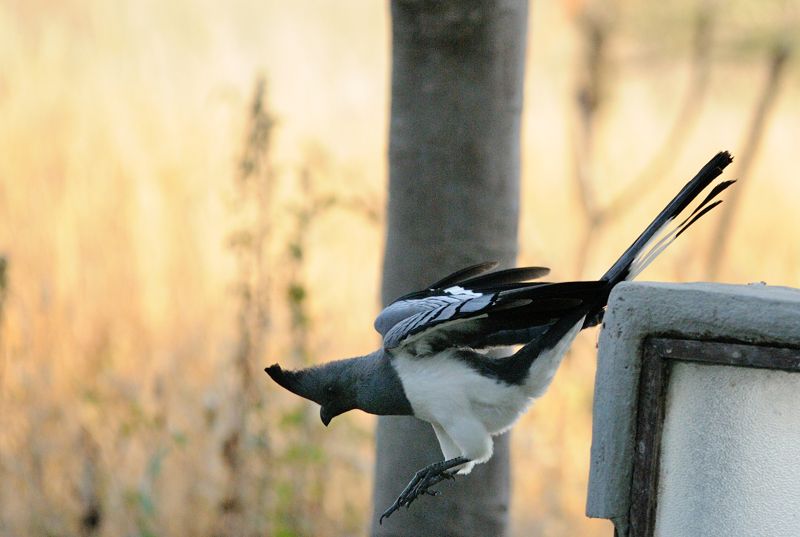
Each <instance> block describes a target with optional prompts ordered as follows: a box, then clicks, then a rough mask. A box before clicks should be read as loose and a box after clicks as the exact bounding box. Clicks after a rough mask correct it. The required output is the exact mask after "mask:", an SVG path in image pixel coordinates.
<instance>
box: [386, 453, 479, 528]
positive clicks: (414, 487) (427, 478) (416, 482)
mask: <svg viewBox="0 0 800 537" xmlns="http://www.w3.org/2000/svg"><path fill="white" fill-rule="evenodd" d="M467 462H469V459H467V458H466V457H456V458H454V459H448V460H446V461H440V462H435V463H433V464H429V465H428V466H426V467H425V468H423V469H422V470H420V471H418V472H417V473H416V474H414V477H413V478H412V479H411V481H410V482H409V483H408V485H406V488H405V489H403V492H401V493H400V496H398V497H397V499H396V500H395V501H394V503H393V504H392V505H391V506H389V508H388V509H387V510H386V511H384V512H383V514H382V515H381V518H380V520H379V521H378V523H379V524H382V523H383V519H384V518H388V517H389V516H390V515H391V514H392V513H394V512H395V511H397V510H398V509H400V507H402V506H406V507H408V506H409V505H411V502H413V501H414V500H416V499H417V498H418V497H420V496H422V495H423V494H428V495H430V496H436V495H437V494H439V492H438V491H435V490H430V487H432V486H433V485H435V484H437V483H440V482H442V481H444V480H445V479H453V474H452V473H451V472H450V471H449V470H450V469H452V468H455V467H456V466H460V465H462V464H464V463H467Z"/></svg>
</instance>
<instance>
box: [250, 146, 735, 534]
mask: <svg viewBox="0 0 800 537" xmlns="http://www.w3.org/2000/svg"><path fill="white" fill-rule="evenodd" d="M731 161H732V158H731V156H730V154H729V153H727V152H720V153H718V154H717V155H716V156H714V158H712V159H711V160H710V161H709V162H708V164H706V165H705V166H704V167H703V169H702V170H700V172H699V173H698V174H697V175H696V176H695V177H694V178H693V179H692V180H691V181H689V183H687V184H686V186H684V187H683V189H682V190H681V191H680V192H679V193H678V195H677V196H675V198H674V199H673V200H672V201H671V202H669V203H668V204H667V206H666V207H665V208H664V210H663V211H661V212H660V213H659V214H658V216H656V218H655V219H654V220H653V222H652V223H651V224H650V225H649V226H647V228H646V229H645V230H644V232H642V234H641V235H640V236H639V238H637V239H636V240H635V241H634V242H633V244H632V245H631V246H630V247H629V248H628V249H627V250H625V252H624V253H623V254H622V256H620V258H619V259H618V260H617V261H616V262H615V263H614V264H613V265H612V266H611V268H610V269H608V271H607V272H606V273H605V274H604V275H603V277H602V278H600V279H599V280H597V281H575V282H562V283H550V282H539V281H531V280H535V279H537V278H540V277H542V276H544V275H546V274H547V273H548V272H549V270H548V269H546V268H543V267H524V268H512V269H508V270H499V271H494V272H492V271H491V270H492V269H493V268H494V267H495V265H496V264H495V263H482V264H479V265H474V266H471V267H467V268H464V269H462V270H459V271H458V272H455V273H453V274H451V275H450V276H447V277H446V278H444V279H442V280H439V281H437V282H436V283H433V284H431V285H430V286H429V287H428V288H427V289H423V290H421V291H417V292H415V293H411V294H408V295H405V296H402V297H400V298H398V299H397V300H395V301H394V302H392V303H391V304H390V305H389V306H387V307H386V308H385V309H384V310H383V311H382V312H381V313H380V315H378V318H377V319H376V320H375V329H376V330H377V331H378V332H379V333H380V335H381V336H382V337H383V344H382V346H381V348H380V349H378V350H377V351H375V352H373V353H371V354H368V355H366V356H361V357H357V358H350V359H347V360H339V361H335V362H330V363H327V364H324V365H319V366H315V367H310V368H307V369H300V370H295V371H288V370H284V369H282V368H281V367H280V366H279V365H277V364H275V365H272V366H270V367H268V368H266V372H267V373H268V374H269V376H270V377H272V379H273V380H275V382H277V383H278V384H280V385H281V386H283V387H284V388H286V389H287V390H290V391H292V392H294V393H296V394H297V395H300V396H302V397H305V398H306V399H310V400H311V401H314V402H315V403H318V404H319V405H320V418H321V419H322V423H324V424H325V425H326V426H327V425H328V424H329V423H330V421H331V420H332V419H333V418H334V417H335V416H338V415H339V414H342V413H343V412H347V411H349V410H354V409H359V410H362V411H364V412H369V413H371V414H377V415H410V416H416V417H417V418H419V419H422V420H425V421H427V422H429V423H430V424H431V425H432V426H433V430H434V432H435V433H436V438H437V439H438V440H439V444H440V446H441V448H442V454H443V455H444V460H443V461H441V462H436V463H434V464H431V465H429V466H427V467H425V468H423V469H421V470H420V471H419V472H417V473H416V474H415V475H414V477H413V479H412V480H411V482H410V483H409V484H408V486H407V487H406V488H405V490H403V492H402V493H401V494H400V496H399V497H398V498H397V500H396V501H395V502H394V503H393V504H392V505H391V506H390V507H389V508H388V509H387V510H386V511H385V512H384V513H383V515H382V516H381V521H383V518H384V517H388V516H389V515H391V514H392V513H393V512H394V511H396V510H397V509H398V508H399V507H401V506H404V505H405V506H408V505H410V504H411V502H413V501H414V500H415V499H416V498H418V497H419V496H420V495H423V494H436V492H435V491H433V490H431V488H430V487H431V486H433V485H435V484H436V483H439V482H440V481H442V480H443V479H449V478H452V477H453V476H454V474H455V473H458V474H468V473H469V472H470V471H471V470H472V467H473V466H474V465H476V464H480V463H483V462H486V461H487V460H489V458H491V456H492V436H493V435H497V434H500V433H502V432H504V431H506V430H508V429H509V428H510V427H511V426H512V425H513V424H514V423H515V422H516V421H517V419H518V418H519V417H520V416H521V415H522V413H523V412H525V410H526V409H527V408H528V407H529V406H530V404H531V402H532V401H533V400H534V399H536V398H538V397H540V396H541V395H542V394H543V393H544V391H545V390H546V389H547V387H548V386H549V385H550V381H551V380H552V379H553V375H554V374H555V372H556V369H557V368H558V366H559V364H560V363H561V360H562V357H563V356H564V354H565V352H566V350H567V349H568V348H569V346H570V345H571V343H572V341H573V340H574V339H575V336H576V335H577V333H578V332H579V331H580V330H581V329H582V328H586V327H589V326H594V325H596V324H598V323H599V322H600V321H601V320H602V316H603V312H604V310H605V307H606V303H607V301H608V296H609V293H610V292H611V290H612V289H613V288H614V286H615V285H617V284H618V283H620V282H622V281H625V280H630V279H632V278H634V277H635V276H636V275H637V274H639V273H640V272H641V271H642V270H644V269H645V268H646V267H647V266H648V265H649V264H650V263H651V262H652V261H653V260H654V259H655V258H656V257H657V256H658V255H659V254H660V253H661V252H662V251H663V250H664V249H665V248H667V247H668V246H669V245H670V244H671V243H672V242H673V241H674V240H675V239H676V238H678V237H679V236H680V235H681V234H682V233H683V232H684V231H686V230H687V229H688V228H689V227H690V226H691V225H692V224H694V223H695V222H696V221H697V220H698V219H700V218H701V217H702V216H703V215H705V214H707V213H708V212H709V211H711V210H712V209H713V208H714V207H716V206H717V205H719V204H720V203H721V200H717V199H716V198H717V197H718V196H719V194H720V193H721V192H722V191H723V190H725V189H726V188H727V187H729V186H730V185H731V184H732V183H733V181H721V182H718V183H717V184H716V186H715V187H714V188H713V189H712V190H711V191H710V192H709V194H708V195H707V196H706V197H705V199H703V201H702V202H701V203H699V204H698V205H697V207H696V208H695V209H694V210H693V211H692V212H691V213H689V215H688V216H687V217H686V218H685V219H683V220H682V221H678V222H675V221H676V219H677V217H678V216H679V215H680V214H681V213H683V212H684V211H685V210H687V208H688V206H689V205H690V204H691V203H692V201H693V200H694V199H695V198H696V197H698V196H699V195H700V194H701V192H703V191H704V190H705V189H706V188H707V187H708V186H710V185H711V183H712V182H714V180H715V179H716V178H717V177H719V176H720V174H721V173H722V171H723V169H724V168H725V167H726V166H727V165H728V164H730V162H731ZM408 254H409V255H413V252H409V253H408ZM509 345H522V347H521V348H520V349H519V350H518V351H516V352H515V353H513V354H512V355H510V356H507V357H504V358H495V357H492V356H489V355H488V354H487V353H486V351H487V350H488V349H490V348H492V347H499V346H509Z"/></svg>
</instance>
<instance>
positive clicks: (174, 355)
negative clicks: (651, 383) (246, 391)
mask: <svg viewBox="0 0 800 537" xmlns="http://www.w3.org/2000/svg"><path fill="white" fill-rule="evenodd" d="M577 5H578V4H576V3H564V6H573V7H574V6H577ZM687 5H688V4H687ZM755 5H756V4H755V3H753V4H752V6H755ZM564 6H562V5H559V4H555V3H537V4H535V6H534V9H533V13H532V18H531V25H532V26H531V45H530V49H529V75H528V89H527V96H526V97H527V99H526V109H525V118H524V125H525V133H524V140H523V144H524V146H523V147H524V177H523V190H524V199H523V212H524V217H523V220H522V223H521V225H522V244H521V255H520V261H521V262H522V263H535V264H549V265H551V266H553V267H556V270H555V274H554V276H555V277H557V278H572V277H577V276H580V275H579V274H576V273H575V271H574V270H573V267H575V259H576V253H575V251H574V249H575V247H576V245H577V244H578V241H577V239H576V237H577V233H578V231H579V230H580V229H581V226H582V225H583V220H582V216H581V214H580V211H579V206H578V204H577V203H576V192H575V190H574V188H573V186H572V184H571V183H567V182H566V181H568V178H569V177H570V174H571V170H570V151H571V150H570V146H569V143H570V136H571V134H570V117H571V116H570V113H571V112H570V110H571V107H572V106H573V93H572V88H573V80H574V72H575V66H576V59H575V58H576V55H577V54H578V43H579V39H578V36H577V34H576V33H577V26H576V24H575V22H574V18H573V13H572V12H571V11H570V9H571V8H569V7H566V8H565V7H564ZM736 6H738V7H736V8H735V9H734V8H728V9H727V12H726V13H724V14H720V16H721V17H727V18H725V19H723V20H721V21H719V25H720V27H721V28H723V29H724V31H721V32H720V36H721V37H720V41H721V43H720V44H719V45H718V46H719V48H718V49H716V51H715V53H714V54H713V55H712V62H713V63H712V65H713V67H712V74H711V80H710V87H709V92H708V97H707V102H706V104H705V106H704V108H703V112H702V115H701V117H700V118H699V120H698V123H697V126H696V128H695V130H694V131H693V133H692V134H691V139H690V140H689V141H687V143H686V148H685V150H684V151H683V152H682V154H681V155H679V156H678V157H677V160H676V162H675V163H674V166H673V170H674V171H673V173H672V174H670V176H669V177H668V178H666V179H665V180H664V181H662V182H661V183H660V184H658V185H656V186H654V190H655V192H653V193H652V194H649V195H648V199H646V200H643V201H642V203H641V204H640V205H638V206H637V207H635V208H634V209H632V210H631V211H630V212H629V214H626V215H625V216H624V218H622V219H620V220H619V221H617V222H615V223H614V225H612V226H609V227H608V229H606V230H604V233H603V234H602V236H599V237H597V241H598V242H597V246H596V247H595V248H594V249H593V253H592V255H591V256H590V258H589V259H587V262H586V274H587V275H594V274H599V273H601V272H602V271H603V269H604V268H605V265H606V264H607V263H608V262H609V261H611V258H612V257H613V256H614V255H615V254H616V252H617V251H619V250H620V249H621V248H622V247H623V246H624V245H626V244H627V243H628V242H629V241H630V240H631V239H632V236H633V235H634V234H636V233H637V232H638V231H639V228H640V227H641V225H642V224H643V223H644V222H645V221H646V219H647V218H649V217H650V216H651V213H652V212H653V211H654V210H655V208H656V205H658V203H659V200H663V199H665V198H666V197H668V196H669V195H670V194H671V193H672V191H674V190H675V188H676V185H677V184H679V183H681V182H682V181H684V180H685V179H686V178H687V177H688V176H689V175H690V174H691V173H693V172H694V171H695V170H696V169H697V167H698V166H699V165H700V164H701V163H703V162H705V160H706V159H707V158H708V157H709V156H710V155H711V154H712V153H713V152H714V151H716V150H717V149H720V148H729V149H731V150H733V151H734V152H736V151H737V150H738V149H739V144H740V142H741V140H742V139H743V138H744V131H743V129H744V127H745V126H746V124H747V122H748V120H749V116H750V114H751V112H752V106H753V103H754V102H755V99H756V97H757V92H758V85H759V84H755V83H753V80H760V77H761V76H762V73H763V70H764V69H765V62H764V58H765V54H766V53H765V50H766V48H767V45H769V43H768V41H769V39H770V36H772V35H774V34H775V33H776V32H780V31H781V27H780V26H781V24H784V23H786V20H790V21H791V20H795V22H796V19H792V18H791V17H795V16H796V14H792V13H788V14H787V13H782V12H780V11H779V10H778V8H774V9H773V8H772V7H770V9H763V10H759V12H758V13H759V15H760V16H759V17H750V16H748V13H752V9H754V8H752V7H750V6H751V4H749V3H747V2H742V3H740V4H736ZM770 6H772V5H771V4H770ZM575 9H578V8H575ZM622 11H623V15H625V16H624V17H622V18H621V22H620V23H619V28H620V29H619V34H618V36H617V38H616V39H615V40H614V41H613V47H612V57H614V58H615V59H616V60H615V61H616V63H614V64H613V65H612V71H611V73H612V75H613V77H612V79H613V80H614V86H613V88H612V90H611V91H610V93H609V96H608V102H607V105H606V108H605V110H604V112H603V115H602V117H601V119H602V123H601V129H600V132H599V133H598V139H597V144H598V149H597V152H596V153H597V161H596V163H595V169H596V180H597V182H598V184H597V191H598V195H599V197H601V198H603V199H604V200H607V199H610V198H611V197H612V195H611V194H612V193H613V192H614V191H618V190H619V189H621V188H622V187H623V185H624V183H625V182H626V181H629V180H631V179H633V177H634V176H635V174H634V173H632V170H638V169H639V168H640V167H641V166H642V165H643V164H644V163H645V162H647V160H648V157H649V155H651V154H653V153H654V152H655V151H656V150H657V148H658V147H659V144H660V141H661V140H662V138H663V137H664V136H665V132H666V130H667V129H668V127H669V123H670V118H671V116H672V114H674V113H675V110H676V108H677V107H678V102H677V100H676V99H675V98H674V95H675V94H677V93H679V92H680V88H681V87H682V84H683V83H684V80H685V77H686V76H687V64H686V62H684V61H683V60H682V58H683V56H681V54H682V53H683V48H681V45H680V43H682V41H681V39H682V36H684V35H685V34H686V33H687V32H684V31H683V30H682V29H683V28H685V26H686V24H688V22H686V21H680V20H677V21H676V20H672V19H669V18H668V17H667V19H668V20H670V24H672V26H674V28H675V32H674V37H673V39H672V41H670V40H667V42H668V44H665V45H664V48H663V49H659V48H658V46H655V45H653V43H652V42H649V41H647V40H646V39H645V38H644V37H643V36H642V35H641V33H640V32H639V31H638V30H636V31H635V29H636V28H640V27H644V28H646V27H647V24H653V22H652V20H651V19H652V18H654V17H657V16H663V14H660V13H648V12H646V11H642V12H640V11H641V10H640V9H637V8H635V7H631V6H627V5H626V6H625V9H623V10H622ZM387 16H388V14H387V13H386V11H385V6H384V5H383V4H380V3H375V2H367V1H365V0H362V1H355V0H350V1H347V2H336V3H335V5H334V4H330V5H328V4H320V3H315V2H294V3H284V2H272V3H267V4H266V5H262V4H258V3H256V4H253V3H247V2H237V3H233V4H226V5H225V6H224V7H222V5H220V4H217V3H213V2H207V1H205V2H204V1H201V2H186V1H176V2H171V3H167V4H165V3H162V2H152V1H150V2H148V1H145V2H123V3H115V4H112V3H108V2H102V1H99V0H94V1H92V0H88V1H85V2H52V3H51V2H41V1H40V2H13V1H12V2H6V3H4V4H0V148H2V155H3V156H2V158H0V253H2V254H3V255H5V256H6V257H7V259H8V267H9V269H8V282H9V286H8V293H7V297H6V300H5V304H4V311H3V316H2V319H3V324H2V330H1V331H0V346H1V347H0V351H2V355H0V534H3V535H10V536H21V535H32V536H39V535H40V536H44V535H48V536H58V535H78V534H84V535H94V534H99V535H143V536H149V535H159V536H161V535H175V536H177V535H214V534H224V533H226V532H228V531H230V527H227V526H226V522H225V520H226V519H225V518H224V516H223V515H224V513H223V511H224V509H225V494H226V487H227V486H228V484H229V479H230V467H229V466H226V462H225V448H226V439H230V438H231V435H230V433H231V430H232V428H238V429H241V430H242V431H244V436H242V437H241V438H240V439H239V441H240V442H241V444H240V445H239V449H240V453H241V457H242V463H241V464H242V465H243V468H244V469H243V470H242V471H243V472H244V473H245V474H246V475H247V476H248V477H247V479H248V481H247V486H246V487H245V488H244V491H245V492H244V493H243V499H242V502H243V505H245V506H246V508H245V509H244V510H243V511H242V514H241V518H240V519H239V520H238V521H237V522H236V524H244V527H245V528H247V533H250V534H261V535H264V534H266V535H282V536H288V535H323V536H324V535H359V534H363V533H364V529H363V528H364V527H365V521H366V517H368V516H369V512H370V511H369V509H368V508H365V505H366V504H368V502H367V501H365V498H367V497H368V493H369V483H370V481H369V475H370V472H371V465H372V462H371V461H372V454H371V449H372V439H371V424H372V420H371V419H370V418H368V417H365V416H349V417H347V418H342V421H339V422H338V424H337V425H336V426H335V427H332V428H330V429H329V430H322V429H321V428H320V427H319V426H318V423H317V422H318V420H317V418H316V417H315V415H314V409H312V408H310V407H309V406H307V405H305V404H303V403H302V402H300V401H298V400H296V399H294V398H291V397H289V396H287V395H286V394H284V393H283V392H281V391H280V390H276V389H274V387H273V386H271V385H270V384H268V383H267V382H266V381H265V379H263V378H262V373H261V372H260V371H261V368H262V367H263V366H264V365H266V364H268V363H271V362H272V361H274V360H276V359H281V361H283V362H286V361H290V362H291V361H292V360H295V361H301V360H312V361H322V360H327V359H331V358H335V357H339V356H345V355H355V354H358V353H362V352H366V351H368V350H370V349H371V347H372V346H374V345H375V344H376V339H375V337H374V335H372V334H371V333H370V330H369V326H370V324H371V320H372V317H373V316H374V314H375V313H376V311H377V307H378V302H377V297H378V292H377V286H378V275H379V263H380V252H381V249H382V240H383V238H382V233H383V232H382V226H381V218H382V217H381V215H380V207H382V204H383V187H384V182H385V145H386V141H385V139H384V133H385V132H386V125H387V76H388V71H387V69H388V40H389V37H388V35H387V27H388V26H387V25H388V19H387ZM642 21H644V22H642ZM776 21H778V22H776ZM779 22H780V24H779ZM645 23H646V24H645ZM786 24H787V27H790V25H788V23H786ZM733 30H736V31H735V32H734V31H733ZM670 35H673V34H670ZM734 36H743V37H741V39H739V37H734ZM753 36H755V37H753ZM676 43H677V44H676ZM793 67H794V65H790V66H789V70H788V73H787V76H786V79H785V81H784V87H783V90H782V92H781V93H780V95H779V97H778V100H777V102H776V105H775V109H774V111H773V114H772V118H771V120H770V121H769V123H768V125H767V128H766V132H765V137H764V139H763V141H762V146H761V149H760V152H759V155H758V156H757V158H756V160H755V162H754V163H753V167H752V169H751V171H750V179H749V181H748V184H747V185H746V192H745V193H744V195H743V197H742V200H741V206H740V211H739V214H738V216H737V218H736V219H735V221H734V226H733V229H732V230H731V242H730V245H729V248H728V251H729V252H730V254H729V255H728V257H727V258H726V260H725V262H724V263H723V265H722V272H721V278H722V279H724V280H725V281H732V282H748V281H753V280H766V281H767V282H769V283H774V284H782V285H793V286H798V285H800V238H799V237H798V235H797V212H796V205H797V200H798V199H800V186H798V185H800V183H798V181H797V172H796V170H795V169H794V166H793V164H794V162H793V160H792V159H793V156H794V154H795V152H796V142H797V140H798V139H800V98H799V97H798V95H800V92H798V91H797V90H798V87H800V77H798V74H797V69H796V68H793ZM259 73H265V74H266V76H267V81H268V84H267V87H268V90H267V95H268V102H269V103H270V109H271V111H272V115H273V117H274V118H275V120H276V122H277V123H276V126H275V127H274V131H273V134H274V138H273V143H272V144H271V149H270V153H269V158H270V162H271V165H272V173H273V174H274V182H275V184H274V189H273V191H272V193H271V195H270V207H271V208H272V209H271V210H272V211H273V212H272V213H271V216H270V226H271V227H270V232H269V239H268V245H269V246H268V249H267V251H266V253H265V259H266V260H267V261H265V262H264V263H265V264H264V265H263V266H262V270H263V271H264V273H265V274H266V275H267V276H268V281H269V284H268V292H269V296H270V297H271V300H270V310H269V316H270V324H269V326H268V330H267V331H266V332H265V335H266V340H265V342H264V347H263V348H264V349H266V351H261V354H264V352H267V353H268V355H263V356H253V357H252V358H250V361H249V363H248V364H247V365H248V366H249V368H250V374H251V375H252V378H253V379H254V381H255V384H254V385H255V388H256V390H255V391H256V395H255V396H254V397H255V399H254V400H252V401H251V404H250V405H249V406H247V407H246V408H245V410H242V409H241V406H240V405H237V403H236V401H237V397H238V395H237V394H238V393H239V390H240V388H241V385H242V384H241V378H242V370H241V367H239V368H238V369H237V366H236V356H237V348H238V347H237V346H238V345H239V343H240V341H241V332H240V325H238V324H237V313H240V312H241V302H240V300H239V298H238V297H239V296H240V295H239V294H237V293H236V292H235V290H236V289H240V287H237V286H240V285H241V283H242V276H241V272H240V271H239V270H238V269H237V267H239V265H237V260H236V259H237V258H236V256H235V255H233V253H232V252H231V250H230V248H229V247H228V246H227V245H228V239H229V237H230V234H231V233H232V232H234V231H236V230H238V229H239V228H240V227H241V225H242V219H241V214H239V213H237V212H236V210H235V209H236V207H237V205H236V203H235V198H236V195H237V190H236V186H235V185H236V183H235V178H236V177H237V173H238V172H237V166H238V163H239V162H240V160H241V158H242V152H243V148H244V147H245V138H246V133H247V129H248V106H249V102H250V99H251V93H252V88H253V84H254V81H255V80H256V78H257V76H258V74H259ZM734 171H735V169H734ZM304 174H305V176H306V177H307V180H306V183H305V184H306V186H305V187H304V188H305V190H304V189H303V188H300V186H299V185H300V184H301V181H300V178H301V177H302V176H303V175H304ZM565 184H566V185H567V188H565ZM309 200H312V201H314V200H315V203H316V204H315V203H311V202H310V201H309ZM331 200H332V201H331ZM376 210H377V213H378V214H375V212H376ZM245 225H247V223H245ZM711 227H712V226H707V227H706V228H702V226H701V228H700V229H698V230H697V232H695V233H692V236H691V237H690V238H688V237H687V239H688V240H686V241H684V243H683V244H680V245H676V248H675V249H674V250H673V251H671V252H670V253H669V254H668V255H666V256H665V257H664V259H662V260H660V261H659V262H658V263H657V264H656V266H654V267H653V268H652V269H651V270H650V271H649V272H648V273H647V274H646V275H645V278H647V279H668V280H673V279H680V280H693V279H699V278H702V274H703V270H704V266H705V265H704V261H705V260H704V252H706V251H707V249H708V244H707V242H706V241H707V240H708V238H709V237H710V232H711ZM297 248H300V249H301V251H300V253H301V255H299V256H298V255H297V254H298V251H297ZM290 291H291V293H290ZM287 297H291V299H288V298H287ZM298 308H299V309H298ZM297 315H300V317H298V316H297ZM298 319H302V329H301V330H299V329H298V324H297V323H298ZM331 320H334V321H333V322H332V321H331ZM595 337H596V334H595V333H587V334H585V335H583V336H582V338H581V340H580V341H579V343H578V345H577V348H576V350H575V351H574V352H573V353H572V355H571V356H572V357H571V358H570V359H569V360H568V361H567V363H566V364H565V367H564V368H563V370H562V371H561V372H560V373H559V375H558V377H557V380H556V382H555V384H554V386H553V389H552V390H551V392H550V394H549V395H548V396H547V397H546V398H544V399H543V400H542V401H541V402H540V404H538V405H537V406H536V407H535V408H534V409H533V410H532V411H531V412H530V413H529V415H527V416H526V417H525V419H524V420H523V422H522V423H521V424H520V426H519V427H518V428H517V429H516V430H515V432H514V439H515V440H514V450H515V451H514V453H515V464H516V473H515V482H514V486H515V492H516V493H515V500H514V510H513V512H514V513H515V515H514V526H515V529H516V532H517V533H518V534H527V533H529V532H530V530H531V528H540V529H541V532H542V535H553V536H560V535H574V534H581V535H607V534H608V528H607V526H606V525H605V523H603V522H597V521H588V520H586V519H585V518H584V517H583V504H584V494H585V479H586V475H587V466H588V448H589V441H590V438H589V425H590V408H591V386H592V380H593V367H594V366H593V360H592V356H593V343H594V338H595ZM242 413H244V415H242ZM238 429H237V430H238ZM95 522H97V524H98V525H97V526H95V525H94V523H95Z"/></svg>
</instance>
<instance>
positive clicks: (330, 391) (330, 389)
mask: <svg viewBox="0 0 800 537" xmlns="http://www.w3.org/2000/svg"><path fill="white" fill-rule="evenodd" d="M325 393H327V394H328V395H333V394H334V393H336V388H334V387H333V385H332V384H329V385H328V386H326V387H325Z"/></svg>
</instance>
